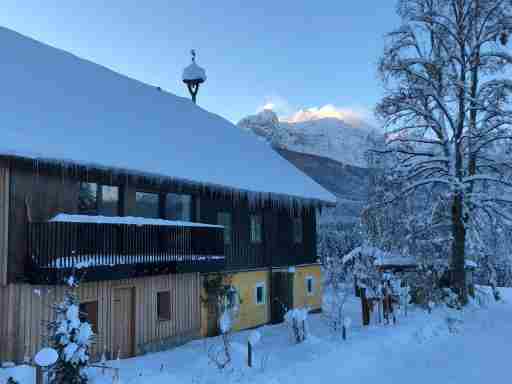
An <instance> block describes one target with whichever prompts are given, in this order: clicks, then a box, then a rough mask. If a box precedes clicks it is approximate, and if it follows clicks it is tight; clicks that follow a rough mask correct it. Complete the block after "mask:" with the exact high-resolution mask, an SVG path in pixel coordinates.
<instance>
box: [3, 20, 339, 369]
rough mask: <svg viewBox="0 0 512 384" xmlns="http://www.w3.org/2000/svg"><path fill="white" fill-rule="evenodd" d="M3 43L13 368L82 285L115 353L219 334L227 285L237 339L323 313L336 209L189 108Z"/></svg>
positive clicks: (264, 154)
mask: <svg viewBox="0 0 512 384" xmlns="http://www.w3.org/2000/svg"><path fill="white" fill-rule="evenodd" d="M0 46H1V47H2V60H1V61H0V78H1V83H2V87H1V88H0V104H1V105H2V108H1V112H0V121H1V126H2V128H1V133H2V136H1V137H2V140H1V141H0V308H2V311H1V312H0V360H13V361H21V360H23V359H24V358H26V357H31V356H33V355H34V353H35V352H36V351H37V349H38V348H39V347H40V346H41V345H43V344H44V340H45V339H44V337H45V326H44V324H45V322H47V321H48V320H50V319H51V316H52V310H51V305H52V304H53V303H55V302H58V301H59V300H60V299H61V298H62V296H63V292H64V290H65V289H66V286H65V281H66V279H67V278H68V277H69V276H70V274H71V273H76V274H78V275H80V276H81V284H80V287H79V288H78V289H77V292H78V295H79V298H80V301H81V311H82V314H83V316H85V317H87V318H88V320H89V321H90V322H91V323H92V324H93V328H94V330H95V332H96V334H97V337H96V344H95V351H94V352H95V353H101V352H103V351H106V352H107V355H109V356H117V355H118V354H119V355H120V356H121V357H128V356H133V355H136V354H141V353H145V352H148V351H155V350H159V349H162V348H167V347H170V346H172V345H176V344H179V343H182V342H184V341H187V340H190V339H193V338H197V337H200V336H207V335H209V334H212V333H214V332H215V331H216V322H217V316H218V313H217V310H216V306H215V305H213V302H212V300H210V299H209V298H208V294H207V292H206V289H205V287H206V286H207V282H208V281H209V280H210V279H211V278H212V276H218V274H221V275H220V276H223V280H224V281H226V283H229V284H230V285H231V288H232V290H233V291H235V292H237V293H238V296H239V297H240V316H239V319H238V321H237V323H236V324H235V328H236V329H244V328H251V327H256V326H259V325H262V324H266V323H269V322H279V321H281V320H282V316H283V308H284V307H288V308H291V307H299V306H306V305H307V306H309V308H310V309H312V310H316V309H319V308H320V303H321V285H320V278H321V272H320V265H319V264H318V261H317V256H316V211H317V210H318V209H319V208H321V207H322V206H324V205H326V204H332V203H334V202H335V198H334V196H332V195H331V194H330V193H329V192H327V191H325V190H324V189H323V188H322V187H320V186H319V185H318V184H316V183H315V182H314V181H313V180H311V179H309V178H308V177H307V176H305V175H304V174H303V173H302V172H300V171H299V170H297V169H296V168H294V167H293V166H292V165H290V164H289V163H288V162H287V161H286V160H284V159H283V158H282V157H280V156H279V155H278V154H277V153H275V152H274V151H272V149H271V148H270V147H269V146H268V145H266V144H265V143H263V142H260V141H259V140H256V139H255V138H254V136H252V134H250V133H247V132H243V131H241V130H239V129H238V128H236V127H235V126H234V125H233V124H231V123H230V122H228V121H226V120H225V119H223V118H221V117H219V116H217V115H214V114H212V113H209V112H207V111H205V110H203V109H201V108H199V107H197V106H196V105H194V104H193V103H192V102H191V101H190V100H187V99H183V98H180V97H177V96H175V95H172V94H170V93H167V92H165V91H162V90H161V89H160V88H158V87H153V86H150V85H147V84H143V83H141V82H138V81H136V80H133V79H130V78H127V77H125V76H122V75H119V74H117V73H115V72H113V71H111V70H109V69H107V68H104V67H101V66H99V65H96V64H94V63H91V62H88V61H85V60H82V59H79V58H77V57H75V56H73V55H71V54H69V53H66V52H63V51H60V50H58V49H55V48H52V47H49V46H47V45H44V44H41V43H39V42H36V41H34V40H31V39H29V38H26V37H24V36H22V35H19V34H17V33H15V32H13V31H10V30H7V29H3V28H0ZM205 295H206V297H205Z"/></svg>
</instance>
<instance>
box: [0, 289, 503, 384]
mask: <svg viewBox="0 0 512 384" xmlns="http://www.w3.org/2000/svg"><path fill="white" fill-rule="evenodd" d="M502 293H503V296H504V302H502V303H494V302H492V301H489V303H488V304H487V305H486V307H484V308H480V307H478V306H476V305H471V306H470V307H469V308H467V309H466V310H465V312H464V314H463V315H462V316H461V317H460V316H459V318H462V319H463V322H462V323H459V322H458V321H456V317H454V316H453V313H452V312H448V311H446V310H440V309H438V310H436V311H435V312H434V313H433V314H430V315H428V314H426V313H425V312H423V311H422V310H419V309H415V310H412V311H409V313H408V316H407V317H405V316H404V315H403V314H402V315H400V317H399V318H398V324H397V325H389V326H386V325H374V326H371V327H369V328H366V329H363V328H362V326H361V325H360V318H361V316H360V311H359V302H358V301H356V300H355V299H354V300H353V301H352V302H351V303H350V305H349V307H350V308H349V309H350V311H349V312H350V316H351V317H352V319H353V325H352V327H351V328H350V330H349V333H348V340H347V341H346V342H343V341H342V340H340V339H339V337H335V336H333V334H332V333H331V332H330V330H329V329H328V328H327V327H326V325H325V323H324V322H323V320H322V315H312V316H311V317H310V318H309V328H310V329H309V331H310V335H309V337H308V339H307V340H306V342H304V343H303V344H299V345H296V344H293V343H292V341H291V338H290V334H289V330H288V329H287V328H286V326H285V325H277V326H265V327H262V328H260V333H261V336H262V337H261V341H260V344H258V345H257V347H256V348H255V351H254V353H255V358H254V367H253V368H247V367H245V351H246V343H247V338H248V337H249V335H250V331H247V332H241V333H237V334H235V335H233V344H232V349H233V360H234V361H233V364H232V366H231V367H229V368H227V369H225V370H224V371H219V370H218V369H217V368H215V367H214V366H213V365H211V363H209V359H208V353H207V350H208V348H209V347H211V346H212V345H213V344H215V343H217V344H219V343H220V340H219V339H218V338H213V339H208V340H206V341H205V340H198V341H194V342H191V343H188V344H187V345H185V346H183V347H180V348H177V349H174V350H172V351H168V352H160V353H156V354H151V355H146V356H142V357H137V358H133V359H127V360H122V361H120V362H116V361H111V362H108V364H109V365H110V366H113V367H119V368H120V375H121V380H120V382H121V383H124V384H142V383H145V384H146V383H150V384H164V383H165V384H174V383H180V384H181V383H193V384H217V383H219V384H220V383H222V384H226V383H257V384H279V383H282V384H291V383H308V384H310V383H316V382H321V383H343V382H345V383H372V384H373V383H380V384H388V383H389V384H402V383H404V384H410V383H414V384H423V383H425V384H427V383H428V384H432V383H440V384H441V383H442V384H450V383H464V384H472V383H501V382H508V380H507V378H508V376H509V375H510V373H509V366H508V363H509V357H508V356H509V355H508V351H509V350H510V346H512V289H506V290H503V291H502ZM447 319H451V320H447ZM449 327H450V328H452V331H451V332H450V330H449ZM15 369H16V372H14V375H16V376H17V377H18V378H19V379H20V381H21V384H32V382H31V380H30V378H31V375H30V372H27V371H28V370H26V369H20V368H19V367H18V368H15ZM12 372H13V371H12V370H3V371H2V370H0V384H4V383H5V381H6V378H7V375H8V374H10V373H12ZM91 379H92V380H91V384H103V383H112V377H110V376H109V374H105V375H103V374H102V373H101V372H100V371H99V370H92V371H91Z"/></svg>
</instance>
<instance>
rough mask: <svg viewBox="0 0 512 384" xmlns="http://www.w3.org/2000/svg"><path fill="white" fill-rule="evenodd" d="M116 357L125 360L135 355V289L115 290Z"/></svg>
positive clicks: (114, 325)
mask: <svg viewBox="0 0 512 384" xmlns="http://www.w3.org/2000/svg"><path fill="white" fill-rule="evenodd" d="M112 318H113V321H114V324H113V327H114V348H115V350H114V351H113V352H114V356H116V357H117V354H118V353H119V357H120V358H122V359H125V358H127V357H132V356H134V354H135V289H134V288H117V289H114V314H113V316H112Z"/></svg>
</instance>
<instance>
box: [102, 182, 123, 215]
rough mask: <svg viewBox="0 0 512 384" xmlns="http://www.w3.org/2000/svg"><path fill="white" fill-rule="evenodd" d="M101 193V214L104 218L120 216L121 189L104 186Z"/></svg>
mask: <svg viewBox="0 0 512 384" xmlns="http://www.w3.org/2000/svg"><path fill="white" fill-rule="evenodd" d="M101 192H102V193H101V196H102V199H101V206H100V208H101V209H100V211H101V214H102V215H103V216H119V188H118V187H112V186H110V185H103V186H102V187H101Z"/></svg>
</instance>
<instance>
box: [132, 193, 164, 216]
mask: <svg viewBox="0 0 512 384" xmlns="http://www.w3.org/2000/svg"><path fill="white" fill-rule="evenodd" d="M135 212H136V216H137V217H147V218H150V219H158V218H160V196H159V195H158V194H157V193H148V192H137V193H136V194H135Z"/></svg>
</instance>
